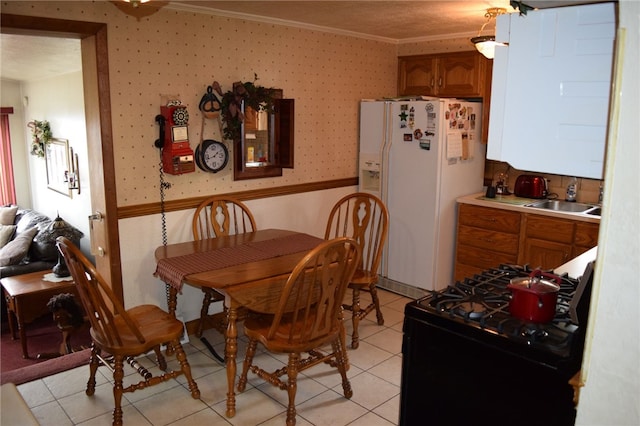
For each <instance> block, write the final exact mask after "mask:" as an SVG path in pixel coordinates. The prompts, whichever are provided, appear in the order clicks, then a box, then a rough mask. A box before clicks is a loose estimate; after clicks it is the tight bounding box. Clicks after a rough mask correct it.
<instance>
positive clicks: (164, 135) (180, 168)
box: [155, 100, 196, 175]
mask: <svg viewBox="0 0 640 426" xmlns="http://www.w3.org/2000/svg"><path fill="white" fill-rule="evenodd" d="M156 122H157V123H158V125H159V127H160V131H159V133H160V135H159V136H160V137H159V139H158V140H156V142H155V146H156V147H157V148H160V149H162V169H163V170H164V172H165V173H169V174H172V175H180V174H183V173H190V172H195V171H196V166H195V163H194V160H193V150H192V149H191V147H190V146H189V128H188V126H187V124H188V123H189V112H188V111H187V108H186V107H185V106H184V105H182V102H180V101H179V100H171V101H169V102H167V104H166V105H162V106H161V107H160V114H159V115H157V116H156Z"/></svg>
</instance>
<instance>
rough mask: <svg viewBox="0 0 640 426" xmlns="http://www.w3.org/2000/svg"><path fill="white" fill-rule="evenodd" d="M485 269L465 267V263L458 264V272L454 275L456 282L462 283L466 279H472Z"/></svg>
mask: <svg viewBox="0 0 640 426" xmlns="http://www.w3.org/2000/svg"><path fill="white" fill-rule="evenodd" d="M482 271H484V269H482V268H480V267H478V266H471V265H465V264H464V263H456V270H455V271H454V273H453V279H454V280H455V281H462V280H464V279H465V278H471V277H473V276H474V275H475V274H479V273H481V272H482Z"/></svg>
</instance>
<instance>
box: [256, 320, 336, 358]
mask: <svg viewBox="0 0 640 426" xmlns="http://www.w3.org/2000/svg"><path fill="white" fill-rule="evenodd" d="M272 324H273V315H268V314H264V315H255V316H252V317H250V318H248V319H245V322H244V332H245V334H246V336H247V337H248V338H250V339H256V340H258V341H259V342H260V343H262V344H263V345H264V346H265V347H266V348H267V349H268V350H270V351H272V352H308V351H310V350H312V349H315V348H318V347H320V346H321V345H322V344H324V343H325V342H326V341H327V339H328V338H329V337H328V336H331V337H333V336H337V335H338V334H339V333H340V327H338V326H336V327H334V329H332V330H331V331H330V332H329V333H327V335H326V336H324V337H323V338H321V339H317V340H304V341H296V340H294V341H292V340H291V339H290V336H291V335H300V333H301V330H296V329H295V328H294V330H293V332H292V330H291V325H292V324H293V325H294V326H295V325H298V326H299V325H300V322H298V323H292V322H291V320H290V319H284V320H282V321H281V322H280V327H278V329H277V331H276V333H275V336H274V337H273V338H271V339H268V338H267V335H268V333H269V329H270V328H271V325H272ZM340 324H341V323H337V325H340ZM329 340H331V339H330V338H329Z"/></svg>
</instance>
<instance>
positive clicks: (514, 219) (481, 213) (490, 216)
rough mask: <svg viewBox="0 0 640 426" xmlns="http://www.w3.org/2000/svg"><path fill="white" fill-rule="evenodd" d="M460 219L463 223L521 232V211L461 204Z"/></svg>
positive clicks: (514, 232) (494, 229) (493, 229)
mask: <svg viewBox="0 0 640 426" xmlns="http://www.w3.org/2000/svg"><path fill="white" fill-rule="evenodd" d="M458 220H459V222H460V224H462V225H468V226H474V227H477V228H484V229H488V230H492V231H500V232H506V233H510V234H518V233H519V232H520V213H516V212H510V211H505V210H498V209H492V208H487V207H480V206H473V205H470V204H461V205H460V216H459V219H458Z"/></svg>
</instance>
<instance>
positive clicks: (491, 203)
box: [456, 192, 600, 223]
mask: <svg viewBox="0 0 640 426" xmlns="http://www.w3.org/2000/svg"><path fill="white" fill-rule="evenodd" d="M456 201H457V202H458V203H460V204H472V205H474V206H481V207H491V208H495V209H502V210H510V211H514V212H519V213H531V214H538V215H541V216H551V217H557V218H560V219H570V220H579V221H583V222H590V223H600V216H595V215H591V214H586V213H574V212H563V211H555V210H547V209H539V208H535V207H527V206H526V205H527V204H531V203H535V202H536V201H542V200H539V199H533V198H522V197H516V196H515V195H496V197H495V198H487V197H485V195H484V193H482V192H479V193H477V194H471V195H465V196H464V197H459V198H458V199H456ZM588 204H591V203H588ZM594 205H595V204H594Z"/></svg>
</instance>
